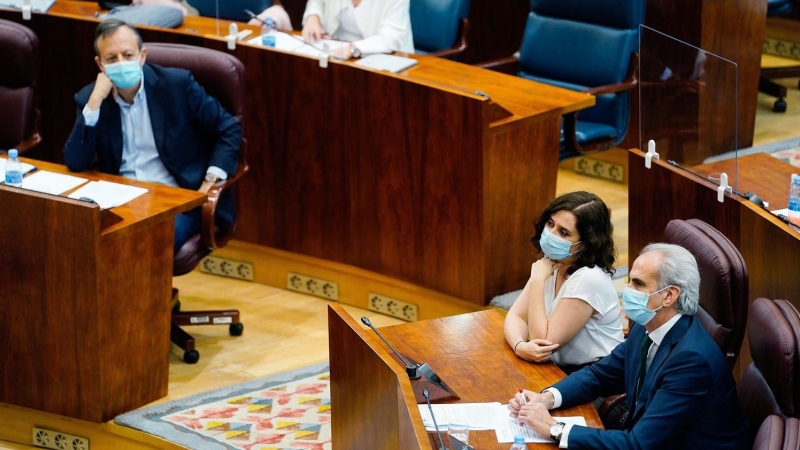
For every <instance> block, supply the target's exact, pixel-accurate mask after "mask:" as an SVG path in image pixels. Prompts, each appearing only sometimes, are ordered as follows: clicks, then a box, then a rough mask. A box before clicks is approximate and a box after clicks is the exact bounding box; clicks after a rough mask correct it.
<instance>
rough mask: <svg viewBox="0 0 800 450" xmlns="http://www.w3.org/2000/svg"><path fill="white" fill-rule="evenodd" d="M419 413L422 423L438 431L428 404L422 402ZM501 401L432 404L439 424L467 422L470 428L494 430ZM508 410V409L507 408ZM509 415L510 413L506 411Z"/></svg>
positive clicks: (428, 428)
mask: <svg viewBox="0 0 800 450" xmlns="http://www.w3.org/2000/svg"><path fill="white" fill-rule="evenodd" d="M417 406H419V413H420V415H422V423H423V424H424V425H425V429H427V430H428V431H436V429H435V428H434V426H433V419H432V418H431V412H430V410H428V405H427V404H426V403H425V404H420V405H417ZM500 406H502V405H500V403H449V404H436V405H431V407H432V408H433V413H434V414H435V415H436V424H438V425H439V426H442V425H446V424H448V423H467V424H469V429H470V430H493V429H494V428H495V422H496V417H495V416H496V414H497V409H496V407H500ZM506 411H507V410H506ZM506 415H508V413H506Z"/></svg>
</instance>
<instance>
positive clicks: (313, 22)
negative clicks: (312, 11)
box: [302, 16, 329, 44]
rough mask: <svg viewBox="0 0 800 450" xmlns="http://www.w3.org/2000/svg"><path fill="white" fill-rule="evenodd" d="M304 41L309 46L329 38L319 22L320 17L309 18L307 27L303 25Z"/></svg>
mask: <svg viewBox="0 0 800 450" xmlns="http://www.w3.org/2000/svg"><path fill="white" fill-rule="evenodd" d="M302 33H303V40H304V41H306V42H307V43H309V44H313V43H314V42H317V41H318V40H320V39H323V38H327V37H329V36H328V34H327V33H325V30H323V29H322V23H320V21H319V16H308V19H306V23H305V25H303V32H302Z"/></svg>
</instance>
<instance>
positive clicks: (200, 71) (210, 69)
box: [144, 42, 247, 276]
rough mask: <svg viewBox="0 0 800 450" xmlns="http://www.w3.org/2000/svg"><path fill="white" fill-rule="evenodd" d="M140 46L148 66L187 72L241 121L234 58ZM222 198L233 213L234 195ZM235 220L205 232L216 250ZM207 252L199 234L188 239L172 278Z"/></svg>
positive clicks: (241, 93)
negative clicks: (211, 236) (213, 239)
mask: <svg viewBox="0 0 800 450" xmlns="http://www.w3.org/2000/svg"><path fill="white" fill-rule="evenodd" d="M144 47H145V48H147V62H148V63H152V64H157V65H160V66H164V67H177V68H181V69H186V70H188V71H190V72H191V73H192V75H193V76H194V78H195V80H197V82H198V83H199V84H200V86H202V87H203V89H205V91H206V92H207V93H208V94H209V95H211V96H212V97H214V98H216V99H217V100H219V102H220V103H221V104H222V106H223V107H224V108H225V109H226V110H227V111H228V112H229V113H230V114H231V115H232V116H234V117H235V118H236V120H238V121H239V122H241V121H242V115H243V114H244V102H245V92H246V88H245V71H244V65H243V64H242V62H241V61H239V60H238V59H237V58H236V57H234V56H233V55H230V54H228V53H224V52H221V51H218V50H212V49H209V48H204V47H195V46H191V45H183V44H162V43H152V42H148V43H145V44H144ZM246 146H247V141H246V140H244V139H242V148H241V149H240V151H239V168H238V169H237V174H238V173H240V172H244V171H246V170H247V161H246V160H245V152H246ZM229 175H230V174H229ZM229 182H230V181H229ZM230 194H231V193H230V192H225V193H224V194H223V195H226V196H227V195H230ZM223 199H225V201H228V199H229V201H231V202H233V204H234V210H235V208H236V206H237V205H236V202H237V199H236V196H233V195H232V196H230V197H223ZM204 216H205V213H204ZM237 217H238V215H237V214H234V215H233V222H232V223H231V224H230V226H228V227H225V228H224V229H222V228H219V227H214V230H213V231H209V232H210V233H213V234H214V236H215V242H216V243H217V244H218V247H222V246H224V245H225V243H227V241H228V240H229V239H230V238H231V237H232V235H233V231H234V230H235V228H236V219H237ZM202 231H203V230H202V228H201V232H202ZM210 252H211V249H210V248H209V247H208V246H206V245H203V243H202V235H201V234H200V233H198V234H195V235H193V236H191V237H190V238H189V239H188V240H187V241H186V243H185V244H184V245H183V247H181V249H180V250H179V251H178V252H177V253H176V254H175V259H174V263H173V275H175V276H177V275H182V274H184V273H188V272H189V271H191V270H192V269H193V268H194V267H195V266H197V264H198V263H199V262H200V261H201V260H202V259H203V258H205V257H206V256H207V255H208V254H209V253H210Z"/></svg>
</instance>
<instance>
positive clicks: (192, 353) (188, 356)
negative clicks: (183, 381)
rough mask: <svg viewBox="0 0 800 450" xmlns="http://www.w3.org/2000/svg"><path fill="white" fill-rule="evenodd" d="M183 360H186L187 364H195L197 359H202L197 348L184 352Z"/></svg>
mask: <svg viewBox="0 0 800 450" xmlns="http://www.w3.org/2000/svg"><path fill="white" fill-rule="evenodd" d="M183 360H184V361H185V362H186V364H195V363H197V361H200V352H198V351H197V350H189V351H188V352H184V353H183Z"/></svg>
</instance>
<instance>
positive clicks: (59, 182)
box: [22, 170, 89, 195]
mask: <svg viewBox="0 0 800 450" xmlns="http://www.w3.org/2000/svg"><path fill="white" fill-rule="evenodd" d="M87 181H89V180H87V179H86V178H79V177H75V176H72V175H65V174H62V173H54V172H47V171H46V170H41V171H39V172H36V173H34V174H32V175H29V176H27V177H25V178H23V179H22V188H23V189H30V190H32V191H37V192H44V193H45V194H54V195H60V194H63V193H64V192H67V191H68V190H70V189H73V188H75V187H77V186H80V185H82V184H83V183H86V182H87Z"/></svg>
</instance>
